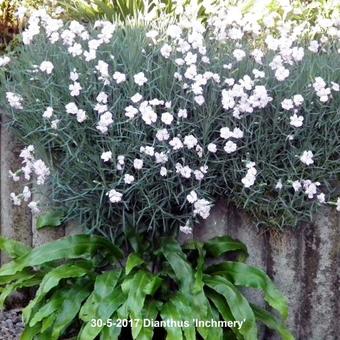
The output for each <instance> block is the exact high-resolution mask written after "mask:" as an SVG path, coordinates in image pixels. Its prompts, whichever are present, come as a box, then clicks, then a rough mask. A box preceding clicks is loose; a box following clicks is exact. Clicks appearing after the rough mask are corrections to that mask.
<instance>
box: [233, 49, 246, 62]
mask: <svg viewBox="0 0 340 340" xmlns="http://www.w3.org/2000/svg"><path fill="white" fill-rule="evenodd" d="M233 56H234V57H235V59H236V60H237V61H241V60H242V59H243V58H244V57H245V56H246V53H245V52H244V51H243V50H240V49H236V50H234V52H233Z"/></svg>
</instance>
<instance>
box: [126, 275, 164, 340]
mask: <svg viewBox="0 0 340 340" xmlns="http://www.w3.org/2000/svg"><path fill="white" fill-rule="evenodd" d="M159 284H160V281H159V280H157V279H155V277H154V275H153V274H151V273H149V272H146V271H143V270H139V271H138V272H136V273H133V274H132V276H131V277H129V278H127V279H126V280H125V281H123V283H122V285H121V287H122V290H123V292H124V293H125V294H126V295H127V300H126V302H125V303H124V306H123V310H122V311H123V312H124V313H128V315H129V317H130V319H142V317H143V308H144V302H145V299H146V296H147V295H151V294H150V293H153V292H154V291H155V287H157V288H158V286H159ZM140 329H141V327H132V337H133V338H134V339H135V338H137V336H138V333H139V331H140Z"/></svg>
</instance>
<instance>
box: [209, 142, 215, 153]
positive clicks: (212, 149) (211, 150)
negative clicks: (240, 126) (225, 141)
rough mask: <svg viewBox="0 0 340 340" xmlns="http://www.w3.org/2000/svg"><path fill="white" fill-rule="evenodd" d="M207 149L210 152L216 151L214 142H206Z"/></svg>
mask: <svg viewBox="0 0 340 340" xmlns="http://www.w3.org/2000/svg"><path fill="white" fill-rule="evenodd" d="M208 151H209V152H212V153H215V152H216V151H217V146H216V144H214V143H209V144H208Z"/></svg>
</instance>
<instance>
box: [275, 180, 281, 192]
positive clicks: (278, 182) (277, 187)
mask: <svg viewBox="0 0 340 340" xmlns="http://www.w3.org/2000/svg"><path fill="white" fill-rule="evenodd" d="M282 187H283V185H282V180H281V178H280V179H279V180H278V181H277V183H276V185H275V189H277V190H281V189H282Z"/></svg>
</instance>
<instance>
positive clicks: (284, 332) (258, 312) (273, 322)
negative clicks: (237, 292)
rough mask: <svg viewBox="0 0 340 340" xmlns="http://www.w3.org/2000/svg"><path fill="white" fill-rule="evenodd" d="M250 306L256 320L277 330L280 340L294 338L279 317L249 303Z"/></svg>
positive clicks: (291, 339) (292, 339)
mask: <svg viewBox="0 0 340 340" xmlns="http://www.w3.org/2000/svg"><path fill="white" fill-rule="evenodd" d="M251 308H252V309H253V311H254V314H255V317H256V319H257V320H259V321H261V322H262V323H263V324H265V325H266V326H267V327H268V328H270V329H273V330H274V331H276V332H278V333H279V334H280V336H281V338H282V340H294V339H295V338H294V336H293V334H292V333H291V332H290V331H289V329H288V328H287V327H286V326H285V324H284V323H282V322H281V321H280V320H279V319H277V318H276V317H274V316H273V315H272V314H270V313H268V312H267V311H266V310H264V309H262V308H260V307H257V306H255V305H253V304H251Z"/></svg>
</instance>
